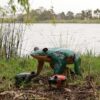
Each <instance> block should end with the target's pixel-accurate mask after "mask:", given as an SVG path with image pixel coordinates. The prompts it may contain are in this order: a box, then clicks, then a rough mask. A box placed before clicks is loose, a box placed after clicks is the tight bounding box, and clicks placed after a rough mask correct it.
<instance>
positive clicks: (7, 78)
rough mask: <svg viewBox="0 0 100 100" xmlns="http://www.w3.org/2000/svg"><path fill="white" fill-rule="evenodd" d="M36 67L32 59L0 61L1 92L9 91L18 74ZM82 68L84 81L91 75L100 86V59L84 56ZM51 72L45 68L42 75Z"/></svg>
mask: <svg viewBox="0 0 100 100" xmlns="http://www.w3.org/2000/svg"><path fill="white" fill-rule="evenodd" d="M36 65H37V62H36V60H33V59H30V58H16V59H10V60H9V61H6V60H5V59H0V90H6V89H9V88H10V86H11V84H13V79H14V76H15V75H16V74H17V73H20V72H31V71H34V70H36ZM81 67H82V72H83V79H84V78H85V77H86V76H87V75H88V74H90V75H92V76H94V77H95V82H96V84H97V85H100V57H94V56H90V57H88V56H82V65H81ZM50 72H52V70H51V69H50V68H49V67H44V69H43V71H42V74H48V73H49V74H50ZM83 79H80V81H83ZM78 80H79V79H78ZM76 81H77V80H76Z"/></svg>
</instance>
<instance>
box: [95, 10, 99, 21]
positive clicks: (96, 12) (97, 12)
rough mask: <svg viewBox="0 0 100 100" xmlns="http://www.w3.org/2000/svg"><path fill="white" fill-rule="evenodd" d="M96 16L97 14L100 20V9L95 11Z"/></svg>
mask: <svg viewBox="0 0 100 100" xmlns="http://www.w3.org/2000/svg"><path fill="white" fill-rule="evenodd" d="M94 14H96V15H97V17H98V18H99V19H100V9H96V10H94Z"/></svg>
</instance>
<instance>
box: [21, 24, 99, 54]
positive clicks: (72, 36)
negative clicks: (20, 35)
mask: <svg viewBox="0 0 100 100" xmlns="http://www.w3.org/2000/svg"><path fill="white" fill-rule="evenodd" d="M36 46H37V47H40V48H44V47H49V48H52V47H64V48H68V49H72V50H74V51H76V52H80V53H84V52H87V50H88V51H90V50H92V52H93V53H95V54H100V24H30V25H27V26H26V31H25V36H24V42H23V47H22V53H23V54H29V53H30V52H31V51H32V50H33V49H34V47H36Z"/></svg>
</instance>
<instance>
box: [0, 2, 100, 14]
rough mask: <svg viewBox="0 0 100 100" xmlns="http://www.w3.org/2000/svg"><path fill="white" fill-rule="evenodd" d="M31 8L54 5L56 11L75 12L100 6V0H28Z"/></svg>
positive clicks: (4, 3)
mask: <svg viewBox="0 0 100 100" xmlns="http://www.w3.org/2000/svg"><path fill="white" fill-rule="evenodd" d="M7 1H8V0H0V6H1V5H2V6H5V5H6V4H7ZM29 1H30V5H31V8H34V9H36V8H39V7H44V8H46V9H50V8H51V7H52V6H53V7H54V11H55V12H56V13H59V12H62V11H63V12H65V13H66V12H67V11H73V12H75V13H77V12H80V11H81V10H86V9H91V10H95V9H97V8H100V0H29Z"/></svg>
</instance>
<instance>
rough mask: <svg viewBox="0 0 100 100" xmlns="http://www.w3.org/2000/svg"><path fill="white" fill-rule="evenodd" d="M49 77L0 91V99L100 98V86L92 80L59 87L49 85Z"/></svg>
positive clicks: (99, 99) (86, 99) (69, 99)
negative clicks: (81, 83) (82, 83)
mask: <svg viewBox="0 0 100 100" xmlns="http://www.w3.org/2000/svg"><path fill="white" fill-rule="evenodd" d="M47 78H48V77H42V76H40V77H38V78H36V79H35V80H33V81H32V83H31V84H30V85H27V86H24V87H20V88H16V87H15V86H13V87H12V88H11V89H9V90H7V91H0V100H100V86H94V84H93V83H92V81H89V82H88V81H86V83H85V84H84V85H75V84H69V85H67V86H64V87H61V88H59V89H57V88H56V87H52V88H49V87H48V82H47Z"/></svg>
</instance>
